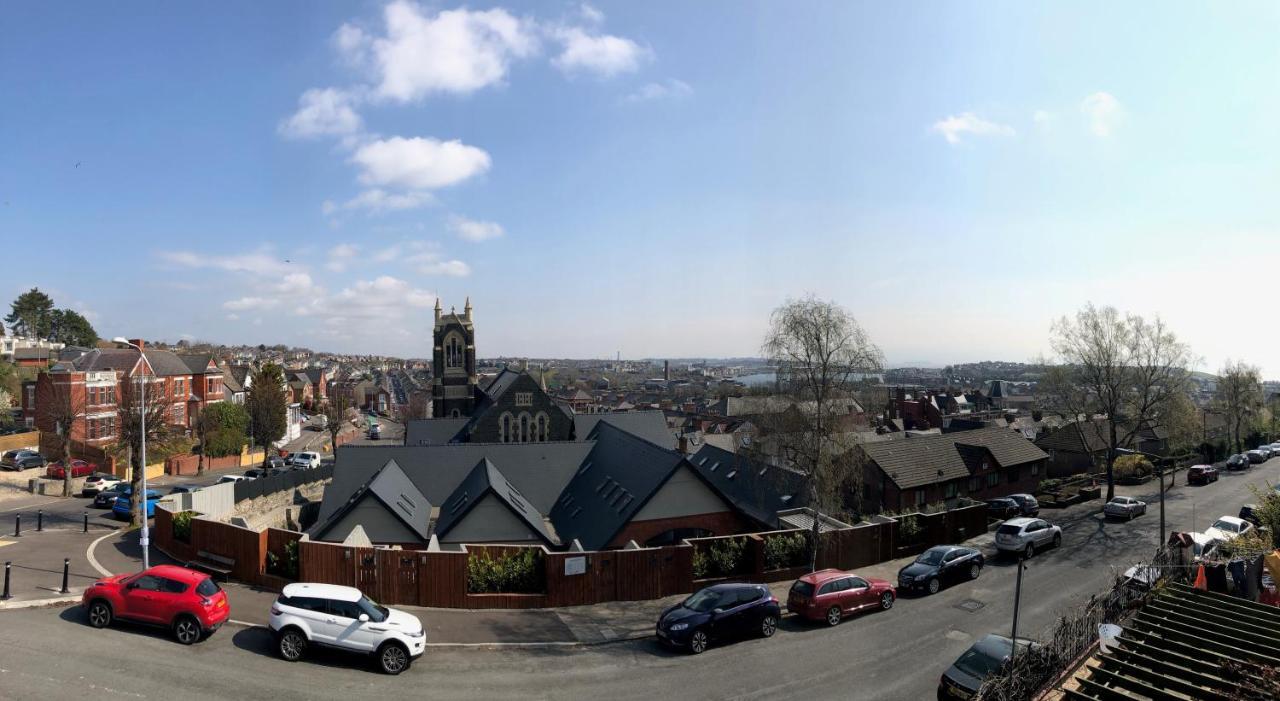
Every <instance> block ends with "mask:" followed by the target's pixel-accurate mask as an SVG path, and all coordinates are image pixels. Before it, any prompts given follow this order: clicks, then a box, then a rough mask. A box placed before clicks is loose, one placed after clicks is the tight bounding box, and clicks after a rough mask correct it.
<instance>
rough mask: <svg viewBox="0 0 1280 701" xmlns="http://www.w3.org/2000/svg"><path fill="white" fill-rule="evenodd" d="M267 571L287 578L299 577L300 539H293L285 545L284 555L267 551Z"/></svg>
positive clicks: (294, 578)
mask: <svg viewBox="0 0 1280 701" xmlns="http://www.w3.org/2000/svg"><path fill="white" fill-rule="evenodd" d="M267 572H268V573H270V574H274V575H276V576H278V577H284V578H285V579H293V580H296V579H297V578H298V541H296V540H291V541H289V542H288V543H285V545H284V557H283V558H282V557H280V556H279V555H277V554H275V553H273V552H271V551H269V550H268V551H267Z"/></svg>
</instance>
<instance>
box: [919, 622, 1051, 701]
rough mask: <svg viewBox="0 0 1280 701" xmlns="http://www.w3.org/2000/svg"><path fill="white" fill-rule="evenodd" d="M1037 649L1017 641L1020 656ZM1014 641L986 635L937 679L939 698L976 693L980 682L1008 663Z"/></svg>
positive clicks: (1027, 642) (969, 695) (1029, 642)
mask: <svg viewBox="0 0 1280 701" xmlns="http://www.w3.org/2000/svg"><path fill="white" fill-rule="evenodd" d="M1028 646H1030V647H1033V648H1034V647H1039V646H1038V645H1037V644H1036V643H1034V642H1032V641H1030V640H1027V639H1025V638H1018V648H1019V654H1021V653H1022V652H1024V651H1025V650H1026V649H1027V647H1028ZM1012 652H1013V641H1012V640H1010V639H1008V638H1006V637H1004V636H1003V635H988V636H987V637H985V638H983V639H982V640H979V641H978V642H976V643H974V644H973V645H972V646H971V647H970V648H969V649H968V650H965V652H964V654H963V655H961V656H960V658H959V659H957V660H956V661H955V663H954V664H952V665H951V666H950V667H949V668H947V671H946V672H943V674H942V678H941V679H939V680H938V698H939V699H967V698H969V697H971V696H973V695H974V694H976V693H978V688H979V687H981V686H982V682H983V680H985V679H986V678H987V677H988V676H990V675H991V674H992V673H993V672H997V671H999V670H1000V669H1001V668H1002V667H1004V666H1005V665H1006V664H1008V663H1009V656H1010V653H1012Z"/></svg>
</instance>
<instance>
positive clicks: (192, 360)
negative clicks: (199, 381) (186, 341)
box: [175, 353, 217, 375]
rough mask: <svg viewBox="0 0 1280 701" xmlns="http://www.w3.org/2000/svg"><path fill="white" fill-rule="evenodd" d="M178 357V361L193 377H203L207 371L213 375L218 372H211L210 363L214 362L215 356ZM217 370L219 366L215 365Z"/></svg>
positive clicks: (201, 354) (181, 355)
mask: <svg viewBox="0 0 1280 701" xmlns="http://www.w3.org/2000/svg"><path fill="white" fill-rule="evenodd" d="M175 355H178V360H181V361H182V364H183V365H185V366H186V367H187V370H188V371H189V372H190V373H191V374H192V375H203V374H205V372H206V371H208V372H210V373H213V372H217V371H216V370H209V363H210V362H212V361H213V356H212V355H211V354H209V353H184V354H180V355H179V354H175ZM214 367H215V368H216V367H217V365H216V364H215V365H214Z"/></svg>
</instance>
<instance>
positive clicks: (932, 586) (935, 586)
mask: <svg viewBox="0 0 1280 701" xmlns="http://www.w3.org/2000/svg"><path fill="white" fill-rule="evenodd" d="M925 588H926V589H928V590H929V593H930V594H937V593H938V590H939V589H941V588H942V582H939V581H938V578H937V577H934V578H932V579H930V580H929V583H928V584H926V585H925Z"/></svg>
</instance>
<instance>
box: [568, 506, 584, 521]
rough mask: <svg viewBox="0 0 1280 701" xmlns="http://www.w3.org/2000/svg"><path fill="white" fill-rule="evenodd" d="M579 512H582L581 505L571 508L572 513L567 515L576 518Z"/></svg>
mask: <svg viewBox="0 0 1280 701" xmlns="http://www.w3.org/2000/svg"><path fill="white" fill-rule="evenodd" d="M580 513H582V507H581V506H579V507H577V508H575V509H574V510H573V513H571V514H569V516H570V517H571V518H578V514H580Z"/></svg>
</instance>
